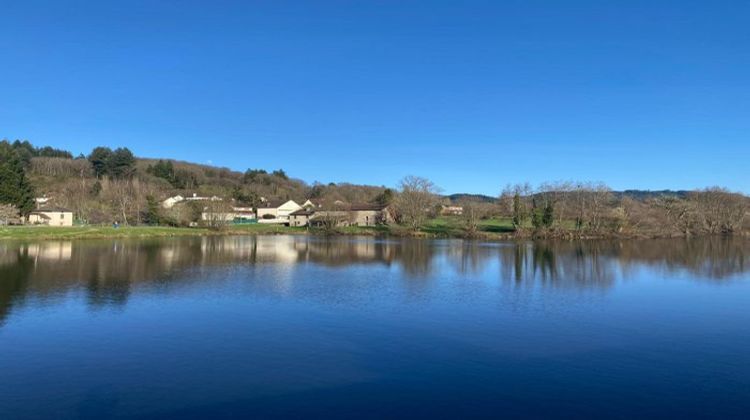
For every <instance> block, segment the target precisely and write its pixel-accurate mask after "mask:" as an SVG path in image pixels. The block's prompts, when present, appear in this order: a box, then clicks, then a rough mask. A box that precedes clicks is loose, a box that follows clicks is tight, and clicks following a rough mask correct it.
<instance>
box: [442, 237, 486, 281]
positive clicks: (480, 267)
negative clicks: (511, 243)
mask: <svg viewBox="0 0 750 420" xmlns="http://www.w3.org/2000/svg"><path fill="white" fill-rule="evenodd" d="M446 252H447V253H448V259H449V261H450V262H451V263H452V265H453V266H454V267H455V268H456V271H458V272H459V273H461V274H464V275H471V274H478V273H481V272H482V271H484V270H485V268H486V267H487V264H488V263H489V262H490V261H491V260H492V258H493V257H494V256H495V254H496V253H497V247H495V246H489V244H486V243H482V242H478V241H455V242H451V243H450V245H449V246H448V247H447V251H446Z"/></svg>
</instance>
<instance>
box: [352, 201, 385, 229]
mask: <svg viewBox="0 0 750 420" xmlns="http://www.w3.org/2000/svg"><path fill="white" fill-rule="evenodd" d="M390 210H391V209H390V207H389V206H388V205H387V204H352V205H351V206H350V207H349V212H350V216H349V220H350V221H351V224H352V225H354V226H375V225H382V224H388V223H391V222H393V215H392V213H391V211H390Z"/></svg>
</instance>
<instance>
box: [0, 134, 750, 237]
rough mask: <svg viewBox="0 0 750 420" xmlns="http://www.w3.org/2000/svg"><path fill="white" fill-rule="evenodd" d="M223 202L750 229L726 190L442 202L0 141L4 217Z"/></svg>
mask: <svg viewBox="0 0 750 420" xmlns="http://www.w3.org/2000/svg"><path fill="white" fill-rule="evenodd" d="M178 194H179V195H182V196H191V195H193V194H197V195H199V196H209V197H210V196H218V197H221V198H222V199H223V202H224V203H234V204H236V205H240V206H253V207H255V206H257V205H258V204H259V202H260V200H261V197H263V198H265V199H267V200H273V201H278V200H288V199H293V200H299V202H301V201H304V200H306V199H315V200H319V201H322V202H328V203H333V202H343V203H350V204H354V203H357V204H359V203H379V204H384V203H385V204H394V205H393V206H392V207H393V210H394V213H395V214H394V215H395V217H396V220H397V221H398V222H399V223H400V224H402V225H403V226H405V227H408V228H409V229H412V230H413V231H415V232H416V231H419V230H420V229H421V227H422V226H424V223H425V221H426V220H427V219H428V218H430V217H435V216H437V215H438V214H439V209H440V205H441V204H459V205H461V206H462V207H463V214H461V215H460V216H458V217H460V218H461V220H462V222H461V223H463V224H464V226H465V232H466V235H467V236H473V235H474V234H476V233H477V231H478V226H479V225H480V223H479V222H478V221H479V220H486V219H492V218H495V219H498V218H505V220H511V221H512V224H513V227H514V230H515V232H516V233H518V234H522V235H528V234H533V235H539V234H541V235H543V236H606V235H625V236H633V235H636V236H687V235H697V234H727V233H738V232H747V231H748V230H750V227H749V226H748V220H750V218H748V217H747V216H748V208H750V199H748V197H747V196H745V195H743V194H740V193H733V192H730V191H727V190H725V189H721V188H717V187H714V188H708V189H704V190H696V191H670V190H664V191H640V190H626V191H622V192H615V191H612V190H611V189H610V188H608V187H607V186H606V185H603V184H597V183H585V182H556V183H545V184H542V185H540V186H539V187H536V188H532V187H531V186H530V185H529V184H517V185H509V186H507V187H506V188H505V189H504V190H503V191H502V193H501V194H500V195H499V197H497V198H495V197H490V196H486V195H478V194H454V195H451V196H440V195H439V194H438V189H437V188H436V187H435V185H434V184H433V183H432V182H430V181H429V180H426V179H424V178H419V177H406V178H404V179H403V180H402V182H401V184H400V185H399V187H398V188H397V189H394V190H391V189H389V188H386V187H384V186H368V185H355V184H348V183H335V184H334V183H330V184H321V183H317V182H316V183H312V184H308V183H307V182H305V181H303V180H300V179H295V178H293V177H290V176H289V175H288V174H287V173H286V171H284V170H282V169H276V170H267V169H255V168H251V169H248V170H247V171H245V172H238V171H233V170H231V169H228V168H219V167H214V166H209V165H202V164H195V163H189V162H180V161H175V160H169V159H148V158H137V157H135V156H134V155H133V153H132V152H131V151H130V150H128V149H127V148H116V149H114V150H112V149H110V148H106V147H97V148H95V149H94V150H92V151H91V153H89V154H88V155H87V156H83V155H79V156H77V157H73V155H72V154H71V153H70V152H68V151H65V150H58V149H54V148H51V147H42V148H37V147H35V146H33V145H32V144H30V143H29V142H21V141H15V142H12V143H11V142H8V141H2V142H0V213H4V214H5V215H3V214H0V221H2V220H8V219H9V217H8V216H9V214H10V213H13V212H15V213H16V214H17V213H19V212H20V213H21V214H28V212H30V211H31V210H32V209H33V208H34V202H33V198H34V197H41V196H46V197H48V198H49V199H50V202H51V203H53V205H55V206H60V207H66V208H69V209H71V210H72V211H73V212H74V217H75V218H76V220H79V221H81V222H85V223H90V224H99V223H111V222H112V221H115V220H117V221H120V222H121V223H126V224H162V225H164V224H166V225H187V224H189V223H190V222H194V221H197V220H199V218H200V211H201V209H199V208H195V209H193V211H192V212H188V213H187V214H179V215H174V214H165V211H164V210H163V209H162V208H161V206H160V205H159V204H160V202H161V201H162V200H164V199H166V198H167V197H171V196H175V195H178ZM426 210H429V211H426Z"/></svg>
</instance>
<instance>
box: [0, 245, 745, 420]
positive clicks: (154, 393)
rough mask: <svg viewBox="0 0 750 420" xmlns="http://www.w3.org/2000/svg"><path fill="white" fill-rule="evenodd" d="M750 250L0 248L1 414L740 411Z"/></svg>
mask: <svg viewBox="0 0 750 420" xmlns="http://www.w3.org/2000/svg"><path fill="white" fill-rule="evenodd" d="M749 256H750V241H747V240H745V241H743V240H737V239H735V240H721V239H711V240H700V241H698V240H693V241H683V240H672V241H625V242H586V243H521V244H514V243H499V244H498V243H492V244H485V243H475V242H462V241H418V240H407V241H386V240H376V239H369V238H363V239H352V238H340V239H334V240H330V241H327V240H325V239H320V238H317V239H316V238H307V237H285V236H279V237H258V238H255V237H229V238H188V239H168V240H157V241H153V240H143V241H101V242H100V241H77V242H41V243H28V244H18V243H9V242H5V243H0V418H2V419H10V418H79V417H83V418H122V417H139V418H142V417H147V418H148V417H154V418H157V417H158V418H163V417H181V418H218V417H231V416H238V417H279V416H290V417H302V416H310V417H312V416H316V417H324V416H325V417H370V416H373V417H397V416H401V417H407V416H408V417H416V416H421V417H426V416H435V417H459V416H460V417H468V416H476V417H592V416H605V415H606V416H608V417H622V418H632V417H634V416H641V417H657V416H662V417H663V416H670V417H721V418H731V417H733V418H743V417H744V418H748V416H750V260H748V257H749Z"/></svg>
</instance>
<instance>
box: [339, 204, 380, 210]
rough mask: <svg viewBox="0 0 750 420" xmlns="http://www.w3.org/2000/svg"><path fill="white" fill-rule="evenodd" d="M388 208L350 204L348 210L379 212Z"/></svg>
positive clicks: (377, 205) (375, 205) (376, 205)
mask: <svg viewBox="0 0 750 420" xmlns="http://www.w3.org/2000/svg"><path fill="white" fill-rule="evenodd" d="M386 207H388V205H387V204H352V205H351V206H350V207H349V209H350V210H353V211H364V210H373V211H381V210H384V209H385V208H386Z"/></svg>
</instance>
